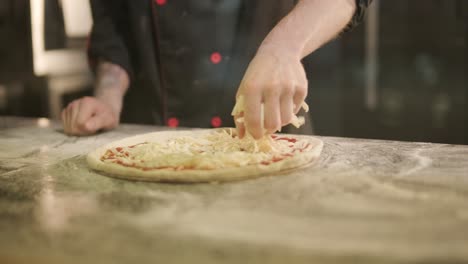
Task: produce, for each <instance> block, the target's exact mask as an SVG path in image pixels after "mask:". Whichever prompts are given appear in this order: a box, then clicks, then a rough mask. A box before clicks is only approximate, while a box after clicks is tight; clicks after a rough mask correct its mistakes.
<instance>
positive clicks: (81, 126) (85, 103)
mask: <svg viewBox="0 0 468 264" xmlns="http://www.w3.org/2000/svg"><path fill="white" fill-rule="evenodd" d="M94 100H95V99H94V98H91V97H83V98H82V99H81V100H80V101H79V106H78V107H77V108H78V109H77V114H76V117H75V119H73V123H74V125H75V128H76V129H77V130H83V131H89V132H93V129H90V128H89V127H88V126H87V122H88V121H89V120H90V119H91V118H92V117H93V115H94V114H95V113H96V112H98V110H99V109H98V106H99V105H98V104H96V103H95V102H94Z"/></svg>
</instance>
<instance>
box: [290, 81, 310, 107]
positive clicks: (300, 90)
mask: <svg viewBox="0 0 468 264" xmlns="http://www.w3.org/2000/svg"><path fill="white" fill-rule="evenodd" d="M306 97H307V80H306V81H305V83H304V84H303V85H302V86H298V87H297V88H296V91H295V93H294V97H293V102H294V114H297V113H298V112H299V110H301V107H302V103H303V102H304V100H305V99H306Z"/></svg>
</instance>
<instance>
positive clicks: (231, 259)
mask: <svg viewBox="0 0 468 264" xmlns="http://www.w3.org/2000/svg"><path fill="white" fill-rule="evenodd" d="M161 129H163V128H161V127H148V126H133V125H123V126H121V127H120V128H119V129H117V130H115V131H112V132H108V133H103V134H99V135H96V136H92V137H82V138H76V137H67V136H65V135H63V134H62V132H61V131H60V126H59V125H57V124H56V123H54V122H52V123H51V124H50V125H48V124H47V122H46V121H45V120H42V121H40V122H38V120H34V119H18V118H0V234H1V235H0V263H30V262H34V263H90V262H95V263H350V262H351V263H409V262H417V263H423V262H431V261H432V262H431V263H448V262H450V261H452V263H453V262H456V261H460V262H457V263H462V262H467V261H468V250H467V248H468V236H467V233H468V206H467V204H468V146H456V145H441V144H427V143H410V142H390V141H376V140H365V139H347V138H330V137H322V139H323V140H324V142H325V147H324V150H323V153H322V156H321V158H320V161H319V163H318V164H317V166H314V167H309V168H307V169H303V170H298V171H296V172H293V173H290V174H288V175H272V176H271V177H265V178H260V179H255V180H248V181H241V182H235V183H228V184H196V185H192V184H185V185H184V184H158V183H147V182H131V181H123V180H117V179H113V178H109V177H105V176H102V175H100V174H98V173H95V172H93V171H90V170H89V169H88V168H87V166H86V163H85V160H84V155H85V154H86V153H88V152H89V151H90V150H92V149H94V148H96V147H97V146H99V145H101V144H104V143H107V142H110V141H113V140H116V139H120V138H123V137H127V136H130V135H134V134H138V133H145V132H150V131H156V130H161Z"/></svg>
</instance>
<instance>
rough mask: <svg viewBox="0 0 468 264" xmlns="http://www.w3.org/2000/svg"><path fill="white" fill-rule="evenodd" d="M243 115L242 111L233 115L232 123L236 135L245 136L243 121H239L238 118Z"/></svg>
mask: <svg viewBox="0 0 468 264" xmlns="http://www.w3.org/2000/svg"><path fill="white" fill-rule="evenodd" d="M241 117H244V113H240V114H239V115H236V116H234V123H235V124H236V130H237V136H238V137H239V138H243V137H244V136H245V126H244V122H239V121H238V120H239V118H241Z"/></svg>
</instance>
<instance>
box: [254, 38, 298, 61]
mask: <svg viewBox="0 0 468 264" xmlns="http://www.w3.org/2000/svg"><path fill="white" fill-rule="evenodd" d="M257 54H259V55H263V54H268V55H270V56H275V57H277V58H278V59H280V60H284V59H288V60H297V61H300V60H301V59H302V56H301V54H302V49H301V48H299V47H291V46H289V45H286V44H284V43H275V42H270V41H264V42H263V43H262V44H261V45H260V47H259V48H258V50H257Z"/></svg>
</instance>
